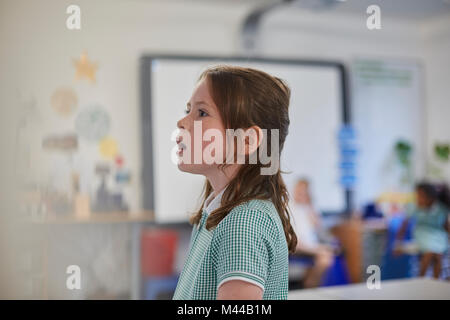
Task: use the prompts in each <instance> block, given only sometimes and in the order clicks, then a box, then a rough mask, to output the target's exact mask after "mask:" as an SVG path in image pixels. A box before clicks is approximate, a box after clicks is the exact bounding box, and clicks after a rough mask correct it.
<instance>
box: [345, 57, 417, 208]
mask: <svg viewBox="0 0 450 320" xmlns="http://www.w3.org/2000/svg"><path fill="white" fill-rule="evenodd" d="M352 89H353V90H352V92H353V101H352V106H353V108H352V110H353V112H352V116H353V123H354V126H355V128H356V130H357V132H358V144H359V149H360V150H359V151H360V152H359V156H358V174H357V175H358V181H357V185H356V188H355V190H356V192H355V202H356V203H357V204H358V205H365V204H367V203H368V202H371V201H374V200H375V199H376V198H378V197H379V196H380V195H381V194H383V193H386V192H411V191H413V188H414V183H415V182H416V181H417V180H419V179H422V178H423V177H424V175H425V161H426V159H425V155H426V151H425V142H424V123H425V121H424V109H423V105H424V100H423V99H424V97H423V80H422V66H421V64H420V62H419V61H415V60H405V61H402V60H398V59H389V58H385V59H370V58H359V59H356V60H355V61H354V62H353V64H352ZM399 143H402V144H404V145H405V146H408V147H409V148H410V152H408V154H407V156H406V155H405V157H406V158H405V160H407V163H403V164H402V162H401V161H400V160H399V157H398V154H396V146H397V145H398V144H399Z"/></svg>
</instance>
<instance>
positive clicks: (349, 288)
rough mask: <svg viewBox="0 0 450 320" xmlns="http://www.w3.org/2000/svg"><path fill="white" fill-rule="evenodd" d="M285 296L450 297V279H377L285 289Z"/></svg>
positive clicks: (332, 298)
mask: <svg viewBox="0 0 450 320" xmlns="http://www.w3.org/2000/svg"><path fill="white" fill-rule="evenodd" d="M288 299H289V300H383V299H384V300H419V299H424V300H432V299H438V300H450V282H449V281H442V280H440V281H438V280H434V279H429V278H412V279H411V278H408V279H398V280H385V281H381V288H380V289H372V290H370V289H368V288H367V286H366V283H358V284H351V285H345V286H334V287H323V288H316V289H305V290H293V291H289V294H288Z"/></svg>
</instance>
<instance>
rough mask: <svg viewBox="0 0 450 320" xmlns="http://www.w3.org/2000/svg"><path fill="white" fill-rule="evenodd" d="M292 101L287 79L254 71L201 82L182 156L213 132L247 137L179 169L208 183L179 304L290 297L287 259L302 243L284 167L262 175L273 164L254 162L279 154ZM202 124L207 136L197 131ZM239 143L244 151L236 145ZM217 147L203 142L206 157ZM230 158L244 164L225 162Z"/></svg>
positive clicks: (185, 123)
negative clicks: (229, 131)
mask: <svg viewBox="0 0 450 320" xmlns="http://www.w3.org/2000/svg"><path fill="white" fill-rule="evenodd" d="M289 99H290V89H289V88H288V86H287V85H286V84H285V83H284V82H283V81H282V80H280V79H278V78H276V77H273V76H271V75H269V74H267V73H264V72H262V71H258V70H255V69H250V68H242V67H233V66H218V67H215V68H211V69H207V70H206V71H204V72H203V73H202V75H201V76H200V78H199V81H198V84H197V86H196V88H195V90H194V92H193V94H192V97H191V99H190V101H189V102H188V104H187V109H186V113H187V114H186V116H185V117H184V118H182V119H181V120H179V121H178V123H177V126H178V128H179V129H180V131H185V132H188V133H189V135H188V136H189V137H190V139H191V141H185V142H183V141H184V139H186V138H185V136H183V137H178V138H177V143H178V145H179V148H180V149H179V152H178V155H179V156H180V157H182V156H183V155H186V154H188V153H190V151H192V150H189V147H188V146H192V145H194V143H195V142H194V143H191V142H192V141H193V140H195V139H197V140H200V138H199V137H198V134H201V135H202V136H203V134H204V133H205V132H206V131H207V130H211V129H214V130H216V131H219V132H221V133H222V137H225V136H226V134H225V131H226V129H235V130H237V129H242V131H243V132H244V133H245V134H244V136H243V137H242V135H241V136H238V137H234V138H233V140H232V142H233V147H230V141H229V140H226V141H224V142H223V143H222V144H220V143H219V144H220V145H222V146H223V149H224V150H225V155H224V156H223V157H222V156H221V155H220V152H218V151H217V150H215V151H216V152H215V154H214V157H215V158H216V159H218V158H219V159H220V160H223V161H221V162H220V161H218V162H219V163H213V164H209V163H205V161H203V162H201V163H198V162H196V163H195V164H194V161H192V159H193V158H194V157H195V155H193V154H191V155H190V156H188V157H184V158H183V160H181V161H179V163H178V168H179V169H180V170H182V171H185V172H190V173H194V174H202V175H204V176H205V177H206V181H205V186H204V190H203V191H204V192H203V203H202V208H201V209H200V210H198V211H197V212H196V213H195V214H194V215H193V216H192V217H191V220H190V222H191V224H193V225H194V228H193V230H192V234H191V241H190V249H189V253H188V257H187V260H186V262H185V265H184V267H183V271H182V273H181V275H180V279H179V281H178V285H177V288H176V291H175V294H174V299H287V292H288V253H289V251H291V252H293V251H294V250H295V248H296V244H297V238H296V236H295V233H294V230H293V228H292V226H291V223H290V217H289V212H288V192H287V189H286V186H285V184H284V182H283V179H282V177H281V171H280V169H279V168H278V170H276V173H275V174H272V175H263V174H261V171H260V170H261V169H264V168H267V167H269V166H270V165H271V164H270V163H265V164H263V163H262V161H260V159H258V161H256V162H252V161H249V160H250V157H251V156H254V155H255V154H257V153H258V151H260V148H262V147H263V146H268V147H267V149H268V150H273V149H272V148H271V147H272V146H273V145H277V146H278V147H279V148H278V150H279V151H278V154H277V156H279V153H280V152H281V150H282V148H283V144H284V141H285V139H286V135H287V133H288V126H289V116H288V106H289ZM196 122H197V124H198V122H201V128H202V129H201V132H198V130H197V132H196V130H194V127H195V126H196ZM264 129H267V130H268V131H270V130H272V129H277V130H278V132H279V134H278V139H274V140H273V139H272V137H273V136H272V135H271V134H267V135H264V134H263V131H264ZM194 134H197V136H194ZM247 134H248V135H247ZM188 139H189V138H188ZM220 140H221V139H219V141H220ZM224 140H225V139H224ZM235 140H238V141H237V143H238V146H239V143H241V147H242V148H235V147H234V145H235V144H234V142H235ZM239 140H240V141H239ZM272 140H273V141H272ZM215 142H217V141H215ZM212 143H213V142H209V143H208V142H207V141H206V142H205V141H203V139H201V143H200V144H201V148H200V149H201V150H200V151H201V152H202V154H203V151H205V150H207V149H208V148H209V145H210V144H212ZM194 149H195V148H194ZM193 153H194V152H193ZM218 155H219V156H218ZM230 155H231V156H232V157H231V158H232V159H233V160H235V158H237V157H243V158H244V159H245V162H244V163H236V161H226V163H225V158H226V159H230V158H229V157H230ZM230 162H231V163H230Z"/></svg>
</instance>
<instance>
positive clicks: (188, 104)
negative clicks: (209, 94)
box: [187, 101, 208, 107]
mask: <svg viewBox="0 0 450 320" xmlns="http://www.w3.org/2000/svg"><path fill="white" fill-rule="evenodd" d="M194 105H197V106H198V105H205V106H208V104H207V103H206V102H205V101H196V102H194ZM187 106H188V107H190V106H191V103H190V102H188V103H187Z"/></svg>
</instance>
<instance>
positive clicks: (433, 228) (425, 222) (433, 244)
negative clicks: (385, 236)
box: [394, 182, 450, 278]
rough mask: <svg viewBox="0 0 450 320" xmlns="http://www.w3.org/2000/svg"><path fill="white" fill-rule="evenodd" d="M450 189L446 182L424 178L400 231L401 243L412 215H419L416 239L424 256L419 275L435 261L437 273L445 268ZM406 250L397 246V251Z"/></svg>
mask: <svg viewBox="0 0 450 320" xmlns="http://www.w3.org/2000/svg"><path fill="white" fill-rule="evenodd" d="M449 211H450V193H449V189H448V187H447V186H446V185H440V186H434V185H432V184H430V183H427V182H422V183H419V184H417V186H416V204H415V205H410V206H408V207H407V210H406V215H407V219H405V220H404V221H403V224H402V226H401V227H400V229H399V232H398V233H397V237H396V239H397V243H398V242H400V241H401V240H402V239H404V235H405V232H406V229H407V226H408V223H409V221H410V219H411V218H414V219H415V226H414V231H413V241H414V243H415V244H416V245H417V248H418V250H419V257H420V269H419V276H421V277H423V276H425V274H426V272H427V269H428V267H430V266H431V265H432V264H433V276H434V278H439V276H440V274H441V269H442V257H443V254H444V253H445V252H446V250H447V249H448V232H449V220H448V217H449ZM401 253H402V251H401V249H400V246H398V245H397V246H396V247H395V249H394V254H395V255H399V254H401Z"/></svg>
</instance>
